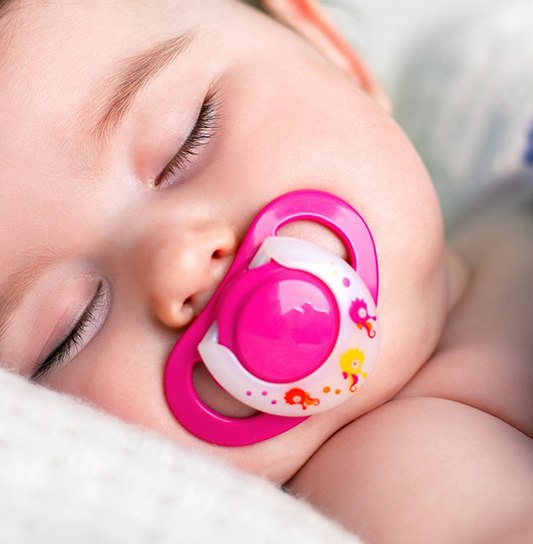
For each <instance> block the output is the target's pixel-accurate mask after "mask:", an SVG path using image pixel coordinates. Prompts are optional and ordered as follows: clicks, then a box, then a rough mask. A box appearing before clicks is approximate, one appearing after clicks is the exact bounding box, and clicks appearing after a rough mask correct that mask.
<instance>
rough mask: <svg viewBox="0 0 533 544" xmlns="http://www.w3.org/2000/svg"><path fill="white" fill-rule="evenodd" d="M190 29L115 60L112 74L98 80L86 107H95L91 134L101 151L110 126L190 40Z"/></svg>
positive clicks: (114, 123)
mask: <svg viewBox="0 0 533 544" xmlns="http://www.w3.org/2000/svg"><path fill="white" fill-rule="evenodd" d="M193 39H194V34H193V33H192V32H191V31H187V32H184V33H183V34H181V35H179V36H177V37H174V38H170V39H168V40H165V41H163V42H160V43H158V44H157V45H155V46H153V47H151V48H150V49H149V50H147V51H144V52H142V53H140V54H138V55H135V56H133V57H130V58H127V59H125V60H122V61H119V63H118V65H117V66H115V67H114V68H113V71H112V74H111V75H110V76H108V77H105V78H104V79H103V80H102V81H100V82H99V83H98V85H97V86H96V88H95V90H93V92H92V93H91V96H94V97H95V98H92V99H91V101H90V102H91V103H90V104H89V111H95V110H96V111H97V112H98V113H97V121H96V123H95V124H94V126H93V128H92V130H91V134H92V136H93V139H94V140H95V142H96V146H97V149H98V150H99V151H100V152H101V153H103V151H104V149H105V147H106V144H107V142H108V141H109V139H110V138H111V136H112V134H113V132H114V130H115V129H116V128H117V127H118V126H119V125H120V123H121V122H122V121H123V119H124V117H125V116H126V115H127V113H128V111H129V110H130V109H131V107H132V105H133V103H134V102H135V99H136V97H137V96H138V95H139V94H140V92H141V91H142V89H143V88H144V87H145V86H146V85H147V84H148V83H149V82H150V81H152V80H153V79H154V78H155V77H156V76H157V75H158V74H159V73H160V72H161V71H162V70H164V69H165V68H166V67H168V66H169V65H170V64H171V63H172V62H173V61H174V60H175V59H176V58H177V57H178V56H180V55H181V54H182V53H183V52H184V51H185V50H186V49H187V48H188V47H189V46H190V44H191V43H192V41H193Z"/></svg>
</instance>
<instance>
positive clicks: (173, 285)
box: [143, 224, 237, 328]
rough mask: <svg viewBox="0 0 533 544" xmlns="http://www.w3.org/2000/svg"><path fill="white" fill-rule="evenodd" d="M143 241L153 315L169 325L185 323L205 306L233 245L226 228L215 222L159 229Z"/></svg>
mask: <svg viewBox="0 0 533 544" xmlns="http://www.w3.org/2000/svg"><path fill="white" fill-rule="evenodd" d="M144 243H145V250H144V256H143V261H144V266H143V269H144V270H143V271H144V274H143V281H144V283H145V287H146V294H147V296H148V300H149V303H150V305H151V307H152V309H153V312H154V314H155V316H156V317H157V318H158V319H159V321H161V323H163V324H164V325H166V326H167V327H172V328H179V327H183V326H185V325H187V324H189V323H190V322H191V320H192V319H193V318H194V317H195V316H196V315H197V314H198V313H199V312H200V311H201V309H202V308H203V307H204V306H205V304H206V303H207V301H208V300H209V298H210V297H211V295H212V294H213V291H214V290H215V288H216V287H217V285H218V284H219V282H220V281H221V279H222V278H223V277H224V274H225V273H226V271H227V269H228V267H229V265H230V263H231V261H232V259H233V256H234V253H235V249H236V245H237V242H236V237H235V235H234V233H233V232H232V230H231V229H230V228H228V227H225V226H221V225H215V224H207V225H203V226H199V227H194V228H190V227H189V228H187V229H186V230H185V231H182V232H179V233H175V232H174V233H173V232H160V233H159V234H157V235H156V236H154V237H150V239H146V240H144Z"/></svg>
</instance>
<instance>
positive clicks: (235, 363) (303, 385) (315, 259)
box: [198, 236, 379, 417]
mask: <svg viewBox="0 0 533 544" xmlns="http://www.w3.org/2000/svg"><path fill="white" fill-rule="evenodd" d="M272 261H273V262H275V263H277V264H278V265H280V266H281V267H284V268H286V269H293V270H300V271H303V272H307V273H309V274H311V275H312V276H314V277H315V278H317V279H318V280H320V282H322V283H323V284H324V285H325V286H326V288H327V289H328V290H329V292H330V293H331V295H332V297H329V298H332V299H333V300H334V301H335V304H336V305H337V311H338V316H339V321H338V336H337V339H336V341H335V342H334V345H333V347H332V349H331V352H330V354H329V356H327V357H326V358H325V359H324V360H323V361H322V362H321V364H318V365H317V364H315V365H314V366H313V371H312V372H310V373H309V374H308V375H306V376H304V377H302V378H300V379H298V380H295V381H286V382H284V381H279V380H276V381H268V380H265V379H261V378H259V377H258V376H256V375H255V374H253V373H252V372H250V371H249V370H248V369H247V368H245V366H244V365H243V364H242V362H241V361H239V360H238V358H237V357H236V355H235V353H234V352H233V351H232V350H231V349H229V348H228V347H226V346H224V345H222V344H221V343H220V342H219V330H218V326H217V323H213V324H212V325H211V327H210V328H209V330H208V332H207V333H206V335H205V336H204V338H203V339H202V341H201V342H200V344H199V345H198V351H199V353H200V355H201V357H202V359H203V361H204V363H205V365H206V367H207V368H208V370H209V372H210V373H211V374H212V376H213V377H214V379H215V380H216V381H217V382H218V383H219V384H220V385H221V386H222V387H223V388H224V389H225V390H226V391H227V392H228V393H230V394H231V395H232V396H233V397H235V398H236V399H238V400H239V401H241V402H242V403H244V404H247V405H248V406H251V407H253V408H254V409H256V410H258V411H261V412H265V413H270V414H274V415H280V416H288V417H301V416H309V415H313V414H317V413H321V412H324V411H326V410H329V409H331V408H334V407H336V406H338V405H339V404H342V403H343V402H345V401H346V400H348V399H350V398H351V397H352V395H353V394H354V393H355V392H356V391H357V390H358V389H359V388H360V387H361V385H362V384H363V383H364V381H365V380H366V379H367V377H368V375H369V374H370V372H371V370H372V368H373V366H374V363H375V361H376V359H377V353H378V345H379V326H378V321H377V316H376V308H375V304H374V300H373V298H372V296H371V294H370V293H369V291H368V289H367V288H366V285H365V284H364V283H363V281H362V280H361V278H360V277H359V275H358V274H357V272H356V271H355V270H354V269H353V268H352V267H351V266H350V265H349V264H348V263H347V262H346V261H344V260H343V259H341V258H340V257H338V256H337V255H335V254H333V253H331V252H329V251H327V250H325V249H323V248H321V247H318V246H316V245H314V244H312V243H310V242H307V241H304V240H299V239H295V238H288V237H282V236H276V237H269V238H266V239H265V241H264V242H263V244H262V246H261V247H260V249H259V250H258V252H257V253H256V255H255V256H254V258H253V260H252V261H251V263H250V266H249V270H250V271H252V270H254V269H258V268H259V267H262V266H263V265H266V264H267V263H270V262H272ZM311 333H312V331H311ZM297 347H298V346H297V345H296V346H295V348H294V349H297ZM286 357H287V358H288V359H287V360H290V357H291V353H287V354H286ZM318 363H320V361H319V362H318Z"/></svg>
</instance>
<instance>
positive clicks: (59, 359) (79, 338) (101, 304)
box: [30, 282, 109, 381]
mask: <svg viewBox="0 0 533 544" xmlns="http://www.w3.org/2000/svg"><path fill="white" fill-rule="evenodd" d="M108 302H109V297H108V293H107V291H106V289H105V288H104V283H103V282H100V284H99V285H98V288H97V290H96V293H95V295H94V297H93V299H92V300H91V302H89V304H88V306H87V307H86V308H85V310H84V311H83V313H82V315H81V317H80V318H79V319H78V321H77V323H76V324H75V325H74V327H73V328H72V329H71V331H70V332H69V333H68V334H67V336H66V338H65V339H64V340H62V341H61V342H60V343H59V345H58V346H57V347H55V348H54V350H53V351H52V352H51V353H50V354H49V355H48V356H47V357H46V358H45V359H44V360H43V361H41V362H37V363H36V364H35V365H34V368H35V370H34V372H33V374H32V375H31V376H30V380H34V381H38V380H39V379H42V378H44V377H45V376H46V375H48V374H49V373H50V372H51V371H52V370H53V369H55V368H56V367H58V366H59V365H61V363H65V362H67V361H69V360H71V359H73V358H74V357H75V356H76V355H77V354H78V353H79V352H80V351H81V350H82V349H83V348H84V347H85V346H86V345H87V344H88V343H89V341H90V340H91V339H92V338H93V337H94V335H95V334H96V333H97V332H98V330H99V329H100V327H101V326H102V324H103V322H104V320H105V317H106V314H107V306H108Z"/></svg>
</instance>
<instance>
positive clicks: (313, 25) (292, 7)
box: [261, 0, 392, 113]
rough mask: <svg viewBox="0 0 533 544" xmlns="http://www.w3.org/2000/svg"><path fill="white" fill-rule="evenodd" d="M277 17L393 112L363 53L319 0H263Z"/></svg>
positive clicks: (267, 8)
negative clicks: (356, 50)
mask: <svg viewBox="0 0 533 544" xmlns="http://www.w3.org/2000/svg"><path fill="white" fill-rule="evenodd" d="M261 4H262V6H263V7H264V8H265V9H266V10H267V11H268V12H269V13H271V14H272V15H273V16H274V17H275V18H276V19H277V20H279V21H280V22H282V23H284V24H286V25H287V26H289V27H290V28H292V29H293V30H295V31H296V32H298V34H300V35H301V36H303V37H304V38H305V39H306V40H307V41H308V42H309V43H311V44H312V45H313V46H314V47H315V48H316V49H317V50H318V51H320V52H321V53H322V54H323V55H324V56H325V57H326V58H327V59H329V60H330V61H331V62H332V63H333V64H334V65H335V66H337V67H338V68H339V69H340V70H342V71H343V72H344V73H346V74H348V75H349V76H350V77H351V78H352V79H353V80H354V81H356V83H357V84H358V85H359V87H360V88H361V89H362V90H364V91H365V92H366V93H367V94H368V95H369V96H371V97H372V98H373V99H374V100H375V101H376V103H378V104H379V105H380V106H381V107H382V108H383V109H384V110H385V111H387V112H388V113H390V112H391V111H392V106H391V103H390V100H389V98H388V97H387V95H386V94H385V92H384V91H383V89H382V88H381V86H380V85H379V84H378V82H377V81H376V79H375V78H374V77H373V76H372V74H371V73H370V71H369V70H368V69H367V67H366V66H365V63H364V62H363V61H362V60H361V58H360V57H359V55H358V54H357V53H356V52H355V51H354V50H353V48H352V47H351V46H350V45H349V44H348V42H347V41H346V40H345V39H344V38H343V37H342V36H341V35H340V34H339V32H338V31H337V30H336V29H335V27H334V26H333V24H332V23H331V22H330V21H329V20H328V18H327V16H326V15H325V13H324V11H323V10H322V9H321V8H320V6H319V4H318V2H317V0H262V2H261Z"/></svg>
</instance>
